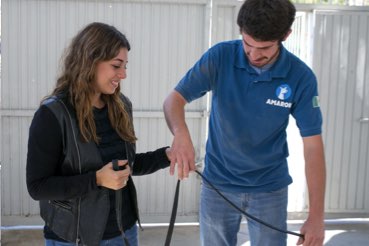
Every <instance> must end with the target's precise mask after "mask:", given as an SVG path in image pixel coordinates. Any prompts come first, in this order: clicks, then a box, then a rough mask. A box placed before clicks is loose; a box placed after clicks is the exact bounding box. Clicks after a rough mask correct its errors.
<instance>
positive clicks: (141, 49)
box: [1, 0, 210, 225]
mask: <svg viewBox="0 0 369 246" xmlns="http://www.w3.org/2000/svg"><path fill="white" fill-rule="evenodd" d="M208 4H209V1H207V0H181V1H178V0H158V1H155V0H150V1H147V0H146V1H145V0H136V1H124V0H122V1H97V0H95V1H86V0H81V1H70V0H63V1H56V0H51V1H44V0H15V1H14V0H12V1H10V0H8V1H2V13H3V16H2V22H1V23H2V58H3V61H2V62H3V63H2V71H3V73H2V84H1V85H2V89H1V101H2V104H1V126H2V128H1V132H2V135H1V156H2V171H1V172H2V180H1V184H2V186H1V187H2V189H1V191H2V205H1V206H2V216H3V225H7V224H12V223H13V222H14V221H18V220H17V218H18V217H20V219H21V221H22V217H24V216H26V217H27V216H31V215H37V214H38V212H39V209H38V203H37V202H35V201H33V200H32V199H31V198H30V197H29V195H28V193H27V190H26V186H25V163H26V153H27V139H28V128H29V124H30V122H31V119H32V117H33V114H34V111H35V109H36V108H37V106H38V104H39V102H40V100H41V99H42V98H43V97H44V96H45V95H47V94H48V93H50V91H51V90H52V88H53V87H54V85H55V81H56V76H57V68H58V62H59V57H60V56H61V54H62V52H63V49H64V48H65V47H66V45H67V44H68V43H69V41H70V39H71V37H73V36H74V35H75V34H76V33H77V31H78V30H80V29H81V28H82V27H83V26H84V25H86V24H87V23H89V22H92V21H101V22H105V23H109V24H112V25H115V26H116V27H117V28H118V29H119V30H121V31H122V32H123V33H125V34H126V35H127V38H128V39H129V40H130V42H131V44H132V49H131V51H130V53H129V69H128V78H127V79H126V80H124V81H123V82H122V83H123V89H122V90H123V92H124V93H126V94H127V95H128V96H129V97H130V99H131V100H132V103H133V107H134V124H135V130H136V133H137V136H138V139H139V141H138V145H137V150H138V151H139V152H144V151H149V150H152V149H155V148H158V147H161V146H165V145H171V141H172V136H171V134H170V132H169V130H168V129H167V126H166V123H165V120H164V115H163V113H162V103H163V100H164V98H165V97H166V95H167V94H168V93H169V91H170V90H171V89H172V88H173V86H174V85H175V84H176V83H177V81H178V80H179V79H180V78H181V76H183V75H184V73H185V72H186V71H187V69H188V68H189V67H190V66H191V65H192V64H193V63H194V62H195V61H196V60H197V59H198V57H199V56H200V55H201V54H202V53H203V51H204V50H206V49H207V48H208V39H209V37H208V35H209V20H210V18H209V5H208ZM205 109H206V99H203V100H198V101H196V102H195V103H193V104H191V105H190V106H189V107H188V111H189V112H188V113H187V115H188V119H187V123H188V125H189V129H190V131H191V134H192V137H193V142H194V145H195V149H196V152H197V154H198V156H201V155H203V148H204V146H203V145H204V139H205V122H206V118H205V116H206V114H204V113H203V111H204V110H205ZM134 179H135V181H136V185H137V188H138V194H139V204H140V210H141V216H142V220H143V222H153V221H155V222H168V221H169V216H170V211H171V206H172V200H173V196H174V190H175V184H176V178H175V177H172V176H169V173H168V169H166V170H162V171H159V172H158V173H156V174H154V175H150V176H146V177H135V178H134ZM199 183H200V181H199V179H197V178H196V177H195V176H193V177H191V178H190V179H189V180H188V181H187V182H183V184H182V188H181V195H180V204H179V208H178V216H179V217H178V221H186V220H190V221H196V220H197V211H198V204H197V201H198V196H199ZM31 217H32V216H31ZM18 219H19V218H18ZM31 221H33V220H31ZM24 223H26V222H24V221H23V223H22V222H21V224H24ZM30 223H32V222H30Z"/></svg>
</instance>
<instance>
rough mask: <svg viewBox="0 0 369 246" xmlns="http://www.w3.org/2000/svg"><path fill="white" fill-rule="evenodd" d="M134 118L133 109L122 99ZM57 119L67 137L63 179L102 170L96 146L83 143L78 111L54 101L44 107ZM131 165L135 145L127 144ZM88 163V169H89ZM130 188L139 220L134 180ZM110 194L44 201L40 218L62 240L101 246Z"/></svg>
mask: <svg viewBox="0 0 369 246" xmlns="http://www.w3.org/2000/svg"><path fill="white" fill-rule="evenodd" d="M121 98H122V100H123V103H124V104H125V106H126V108H127V109H128V111H129V113H130V115H131V117H132V105H131V103H130V101H129V99H128V98H126V97H125V96H123V95H121ZM43 104H44V105H46V106H47V107H48V108H49V109H50V110H51V112H53V114H54V115H55V117H56V118H57V120H58V122H59V124H60V129H61V133H62V136H63V140H62V141H63V155H64V160H62V161H61V163H60V169H59V170H60V176H69V175H78V174H82V173H87V172H90V171H96V170H98V169H100V167H101V163H102V160H101V156H100V153H99V150H98V148H97V146H96V144H95V142H92V141H91V142H82V141H81V138H80V131H79V127H78V124H77V119H76V115H75V110H74V109H73V107H72V106H71V105H70V104H69V103H68V101H67V99H66V98H65V97H52V98H50V99H48V100H46V101H44V103H43ZM125 147H126V153H127V159H128V163H129V165H130V166H131V167H132V166H133V165H134V158H135V150H136V147H135V144H131V143H127V142H126V144H125ZM86 163H88V165H85V164H86ZM128 187H129V190H130V194H131V197H132V201H133V204H134V208H135V211H136V216H137V218H139V216H138V206H137V194H136V189H135V186H134V184H133V181H132V179H129V181H128ZM109 203H110V201H109V191H108V190H107V189H106V188H104V187H101V188H99V189H97V190H94V191H91V192H89V193H88V194H86V195H85V196H82V197H80V198H77V199H70V200H63V201H60V200H41V201H40V214H41V217H42V218H43V220H44V221H45V223H46V225H47V226H48V227H49V228H50V229H51V230H52V231H53V232H54V233H55V234H56V235H58V236H59V237H60V238H63V239H64V240H67V241H70V242H76V244H78V245H79V244H81V245H88V246H94V245H99V243H100V241H101V239H102V237H103V233H104V230H105V225H106V222H107V219H108V215H109V209H110V204H109Z"/></svg>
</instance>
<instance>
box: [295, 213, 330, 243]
mask: <svg viewBox="0 0 369 246" xmlns="http://www.w3.org/2000/svg"><path fill="white" fill-rule="evenodd" d="M300 232H301V234H303V235H304V237H305V240H303V239H302V238H300V239H299V240H298V242H297V245H303V246H322V245H323V242H324V220H323V219H315V220H312V219H309V218H308V219H307V220H306V221H305V223H304V225H303V226H302V227H301V230H300Z"/></svg>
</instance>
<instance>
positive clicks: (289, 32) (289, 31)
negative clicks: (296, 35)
mask: <svg viewBox="0 0 369 246" xmlns="http://www.w3.org/2000/svg"><path fill="white" fill-rule="evenodd" d="M291 32H292V29H290V30H288V32H287V33H286V35H284V37H283V39H282V42H283V41H286V39H287V38H288V36H290V34H291Z"/></svg>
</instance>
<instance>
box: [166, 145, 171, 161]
mask: <svg viewBox="0 0 369 246" xmlns="http://www.w3.org/2000/svg"><path fill="white" fill-rule="evenodd" d="M165 154H166V155H167V158H168V160H169V161H171V160H172V149H171V148H170V147H169V148H166V149H165Z"/></svg>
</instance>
